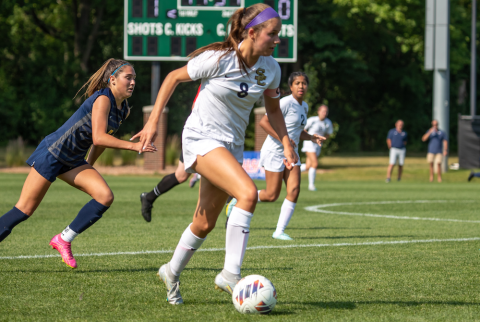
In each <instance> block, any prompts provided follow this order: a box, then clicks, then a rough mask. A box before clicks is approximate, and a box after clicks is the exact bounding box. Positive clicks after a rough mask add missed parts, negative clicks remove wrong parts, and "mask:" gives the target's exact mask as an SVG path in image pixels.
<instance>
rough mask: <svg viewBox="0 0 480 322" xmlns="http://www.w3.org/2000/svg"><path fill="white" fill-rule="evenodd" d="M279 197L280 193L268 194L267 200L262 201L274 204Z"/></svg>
mask: <svg viewBox="0 0 480 322" xmlns="http://www.w3.org/2000/svg"><path fill="white" fill-rule="evenodd" d="M279 195H280V192H274V193H268V192H266V196H265V200H262V201H266V202H274V201H276V200H277V199H278V196H279Z"/></svg>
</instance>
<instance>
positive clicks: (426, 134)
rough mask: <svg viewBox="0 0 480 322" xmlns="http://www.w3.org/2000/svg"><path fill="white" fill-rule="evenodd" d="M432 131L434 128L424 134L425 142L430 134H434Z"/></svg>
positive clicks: (423, 139)
mask: <svg viewBox="0 0 480 322" xmlns="http://www.w3.org/2000/svg"><path fill="white" fill-rule="evenodd" d="M432 131H433V129H432V128H431V129H430V130H428V132H427V133H425V134H424V135H423V136H422V141H423V142H425V141H427V140H428V138H429V137H430V134H432Z"/></svg>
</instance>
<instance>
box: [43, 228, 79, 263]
mask: <svg viewBox="0 0 480 322" xmlns="http://www.w3.org/2000/svg"><path fill="white" fill-rule="evenodd" d="M50 246H52V248H53V249H56V250H58V252H59V253H60V256H62V261H63V262H64V263H65V264H67V266H68V267H71V268H77V262H76V261H75V258H73V254H72V248H71V247H72V244H71V243H69V242H66V241H64V240H63V239H62V237H61V236H60V234H58V235H55V236H54V237H53V238H52V240H50Z"/></svg>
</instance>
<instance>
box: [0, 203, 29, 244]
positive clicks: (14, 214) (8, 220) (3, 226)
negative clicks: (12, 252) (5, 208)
mask: <svg viewBox="0 0 480 322" xmlns="http://www.w3.org/2000/svg"><path fill="white" fill-rule="evenodd" d="M28 218H30V216H27V215H25V214H24V213H23V212H22V211H21V210H20V209H18V208H17V207H13V208H12V210H10V211H9V212H7V213H6V214H5V215H3V216H2V217H0V242H1V241H2V240H4V239H5V238H7V236H8V235H10V233H11V232H12V229H13V227H15V226H16V225H18V224H19V223H21V222H22V221H24V220H27V219H28Z"/></svg>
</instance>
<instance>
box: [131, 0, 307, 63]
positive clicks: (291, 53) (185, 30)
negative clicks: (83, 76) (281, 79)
mask: <svg viewBox="0 0 480 322" xmlns="http://www.w3.org/2000/svg"><path fill="white" fill-rule="evenodd" d="M297 1H298V0H125V22H124V57H125V59H126V60H132V61H135V60H143V61H186V60H188V59H189V58H188V57H187V55H188V54H190V53H191V52H193V51H194V50H195V49H197V48H200V47H203V46H205V45H208V44H211V43H213V42H217V41H223V40H224V39H225V36H226V35H227V33H228V28H229V26H227V21H228V19H229V18H230V17H231V16H232V14H233V13H234V12H235V10H237V9H239V8H244V7H249V6H251V5H252V4H255V3H259V2H260V3H265V4H268V5H270V6H271V7H272V8H274V9H275V11H277V12H278V14H279V16H280V18H281V19H282V30H281V31H280V34H279V36H280V40H281V43H280V44H279V45H277V47H276V48H275V51H274V53H273V57H274V58H275V59H276V60H277V61H278V62H291V63H293V62H296V61H297Z"/></svg>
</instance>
